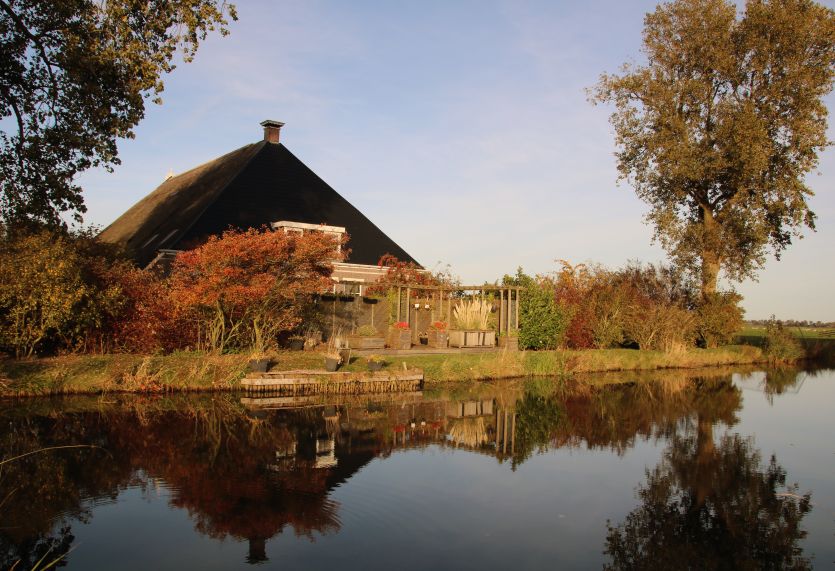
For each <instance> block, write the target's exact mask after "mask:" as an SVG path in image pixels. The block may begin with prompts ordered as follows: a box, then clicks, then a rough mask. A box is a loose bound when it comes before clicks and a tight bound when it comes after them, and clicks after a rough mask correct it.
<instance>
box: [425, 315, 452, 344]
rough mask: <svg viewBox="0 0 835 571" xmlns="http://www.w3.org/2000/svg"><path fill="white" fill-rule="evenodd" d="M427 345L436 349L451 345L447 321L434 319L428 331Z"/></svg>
mask: <svg viewBox="0 0 835 571" xmlns="http://www.w3.org/2000/svg"><path fill="white" fill-rule="evenodd" d="M426 337H427V345H429V346H430V347H434V348H436V349H446V347H447V346H448V345H449V333H448V332H447V322H446V321H433V322H432V323H431V324H430V325H429V331H428V332H427V335H426Z"/></svg>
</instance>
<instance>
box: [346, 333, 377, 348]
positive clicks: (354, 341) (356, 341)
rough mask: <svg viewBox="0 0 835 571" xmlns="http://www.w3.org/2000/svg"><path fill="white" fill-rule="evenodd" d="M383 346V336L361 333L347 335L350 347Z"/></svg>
mask: <svg viewBox="0 0 835 571" xmlns="http://www.w3.org/2000/svg"><path fill="white" fill-rule="evenodd" d="M385 346H386V339H385V338H384V337H363V336H362V335H351V336H350V337H348V347H350V348H351V349H383V348H384V347H385Z"/></svg>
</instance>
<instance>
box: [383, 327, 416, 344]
mask: <svg viewBox="0 0 835 571" xmlns="http://www.w3.org/2000/svg"><path fill="white" fill-rule="evenodd" d="M387 344H388V346H389V347H391V348H392V349H411V348H412V330H411V329H399V328H397V327H391V328H389V333H388V343H387Z"/></svg>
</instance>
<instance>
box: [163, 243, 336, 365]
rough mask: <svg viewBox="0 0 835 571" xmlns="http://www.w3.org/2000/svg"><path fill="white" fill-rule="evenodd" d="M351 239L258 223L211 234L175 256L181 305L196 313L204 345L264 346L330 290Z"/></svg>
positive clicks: (175, 290) (175, 289)
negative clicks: (278, 229)
mask: <svg viewBox="0 0 835 571" xmlns="http://www.w3.org/2000/svg"><path fill="white" fill-rule="evenodd" d="M345 240H347V237H344V238H335V237H333V236H331V235H329V234H326V233H324V232H315V231H311V232H305V233H304V234H302V235H298V234H295V233H289V234H287V233H284V232H273V231H271V230H269V229H255V228H251V229H249V230H227V231H226V232H224V233H223V235H222V236H211V237H209V239H208V241H207V242H206V243H205V244H203V245H202V246H199V247H197V248H194V249H192V250H187V251H185V252H181V253H179V254H178V255H177V258H176V259H175V261H174V266H173V269H172V273H171V277H170V282H169V284H170V287H171V295H172V296H173V303H174V306H175V310H176V311H178V312H182V313H183V314H185V315H187V316H190V317H191V322H192V323H193V324H194V326H195V327H196V329H197V330H198V332H199V333H200V339H199V341H200V344H201V345H205V346H207V347H208V348H210V349H212V350H216V351H222V350H223V349H225V348H227V347H230V346H233V347H239V348H247V347H250V348H254V349H255V350H257V351H263V350H264V349H266V348H268V347H269V346H270V345H271V344H273V343H274V342H275V335H276V334H277V333H278V332H280V331H286V330H290V329H292V328H293V327H296V326H297V325H299V323H300V322H301V320H302V313H303V311H304V309H305V304H306V303H309V302H310V301H311V300H312V296H313V295H314V294H316V293H321V292H323V291H326V290H327V289H328V287H329V286H330V284H331V281H330V275H331V273H332V272H333V262H335V261H341V260H342V259H344V256H345V255H346V250H345V248H344V247H342V246H344V243H345Z"/></svg>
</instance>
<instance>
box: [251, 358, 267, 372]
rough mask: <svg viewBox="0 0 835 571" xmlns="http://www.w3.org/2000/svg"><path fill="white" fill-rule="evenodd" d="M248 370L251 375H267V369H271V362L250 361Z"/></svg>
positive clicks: (264, 360)
mask: <svg viewBox="0 0 835 571" xmlns="http://www.w3.org/2000/svg"><path fill="white" fill-rule="evenodd" d="M248 368H249V372H250V373H266V372H267V369H269V368H270V360H269V359H250V360H249V365H248Z"/></svg>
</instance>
